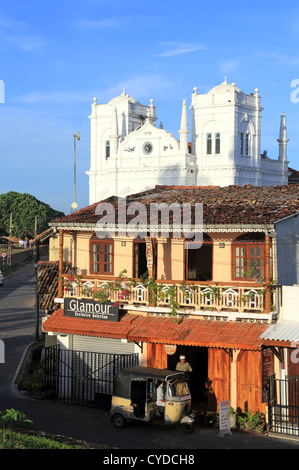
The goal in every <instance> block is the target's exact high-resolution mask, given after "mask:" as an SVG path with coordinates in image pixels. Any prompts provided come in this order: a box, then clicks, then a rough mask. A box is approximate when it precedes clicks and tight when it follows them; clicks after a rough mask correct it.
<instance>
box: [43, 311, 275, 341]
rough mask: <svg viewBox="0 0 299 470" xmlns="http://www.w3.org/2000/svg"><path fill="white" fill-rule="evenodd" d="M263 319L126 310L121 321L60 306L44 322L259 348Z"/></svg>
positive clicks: (131, 337) (125, 335) (56, 328)
mask: <svg viewBox="0 0 299 470" xmlns="http://www.w3.org/2000/svg"><path fill="white" fill-rule="evenodd" d="M267 327H268V326H267V325H265V324H262V323H243V322H227V321H216V320H198V319H190V318H183V319H174V318H173V317H160V316H151V317H147V316H142V315H134V314H130V313H126V314H125V315H124V316H123V317H121V319H120V321H119V322H111V321H100V320H91V319H86V318H83V319H82V318H73V317H67V316H64V315H63V310H62V309H59V310H57V311H56V312H55V313H53V314H52V315H51V316H50V317H49V318H48V319H47V320H46V321H45V322H44V323H43V330H44V331H45V332H54V333H57V334H59V333H61V334H70V335H81V336H95V337H103V338H122V339H127V340H128V341H138V342H144V343H161V344H179V345H185V346H201V347H208V348H228V349H247V350H260V349H261V347H262V339H261V337H260V336H261V334H262V333H264V331H265V330H266V329H267Z"/></svg>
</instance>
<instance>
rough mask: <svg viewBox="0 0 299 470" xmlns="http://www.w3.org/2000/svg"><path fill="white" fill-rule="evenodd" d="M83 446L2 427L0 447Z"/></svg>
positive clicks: (69, 447)
mask: <svg viewBox="0 0 299 470" xmlns="http://www.w3.org/2000/svg"><path fill="white" fill-rule="evenodd" d="M82 448H83V447H81V446H76V445H70V444H67V443H64V442H58V441H55V440H54V439H50V438H47V437H43V436H35V435H30V434H28V433H24V432H18V431H15V430H12V429H7V428H5V427H2V428H1V427H0V449H1V450H2V449H82Z"/></svg>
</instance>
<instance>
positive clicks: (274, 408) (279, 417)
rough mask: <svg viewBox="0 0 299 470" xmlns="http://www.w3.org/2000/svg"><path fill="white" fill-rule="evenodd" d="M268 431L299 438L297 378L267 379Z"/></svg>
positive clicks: (271, 377)
mask: <svg viewBox="0 0 299 470" xmlns="http://www.w3.org/2000/svg"><path fill="white" fill-rule="evenodd" d="M268 404H269V427H270V428H269V429H270V431H272V432H274V433H280V434H288V435H291V436H299V377H298V376H294V377H286V378H285V379H276V378H275V374H272V375H270V376H269V377H268Z"/></svg>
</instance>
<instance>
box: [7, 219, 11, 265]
mask: <svg viewBox="0 0 299 470" xmlns="http://www.w3.org/2000/svg"><path fill="white" fill-rule="evenodd" d="M11 238H12V213H11V214H10V220H9V240H8V255H7V264H8V266H11Z"/></svg>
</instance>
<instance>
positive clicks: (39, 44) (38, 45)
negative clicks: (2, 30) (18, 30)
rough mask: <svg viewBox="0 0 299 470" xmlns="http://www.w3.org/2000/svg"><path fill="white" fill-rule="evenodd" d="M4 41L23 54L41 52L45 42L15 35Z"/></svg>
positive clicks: (32, 37)
mask: <svg viewBox="0 0 299 470" xmlns="http://www.w3.org/2000/svg"><path fill="white" fill-rule="evenodd" d="M6 41H7V42H9V43H10V44H12V45H13V46H15V47H17V48H18V49H21V50H22V51H24V52H35V53H36V52H41V51H42V50H43V49H44V47H45V45H46V44H47V42H46V41H45V40H44V39H43V38H40V37H35V36H27V35H23V34H20V35H16V36H8V37H7V38H6Z"/></svg>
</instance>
